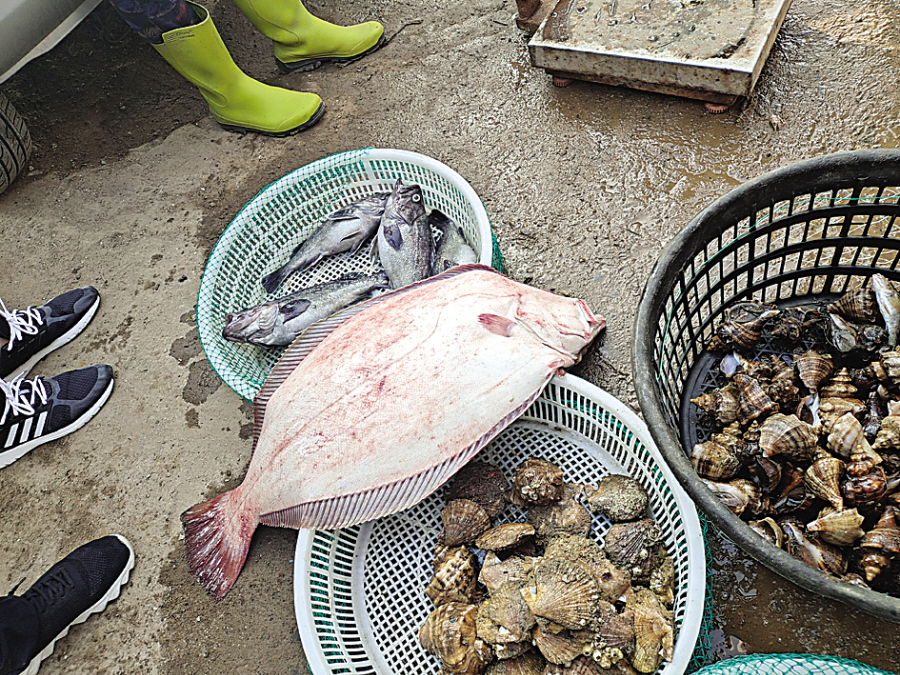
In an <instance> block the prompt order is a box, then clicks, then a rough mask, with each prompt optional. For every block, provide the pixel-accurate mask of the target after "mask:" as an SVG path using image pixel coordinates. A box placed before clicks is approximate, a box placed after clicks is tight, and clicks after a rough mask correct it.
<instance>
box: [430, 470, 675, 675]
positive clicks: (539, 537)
mask: <svg viewBox="0 0 900 675" xmlns="http://www.w3.org/2000/svg"><path fill="white" fill-rule="evenodd" d="M507 485H508V484H507V480H506V478H505V477H504V476H503V473H502V472H501V471H500V470H499V469H498V468H497V467H495V466H493V465H491V464H487V463H484V462H480V461H476V462H471V463H469V464H467V465H466V466H465V467H463V469H462V470H461V471H460V472H459V473H458V474H457V475H456V476H455V477H454V479H453V481H452V483H451V484H450V485H449V488H448V492H447V499H448V502H447V504H446V506H445V507H444V509H443V511H442V513H441V519H442V521H443V525H444V528H443V531H442V532H441V535H440V536H439V538H438V544H437V546H436V550H435V554H436V555H435V559H434V576H433V577H432V579H431V581H430V583H429V584H428V587H427V588H426V589H425V593H426V594H427V595H428V597H429V598H431V600H432V601H433V602H434V605H435V609H434V610H433V611H432V612H431V614H430V615H429V616H428V619H427V620H426V621H425V624H424V625H423V626H422V627H421V629H420V631H419V642H420V643H421V644H422V646H423V647H424V648H425V650H426V651H427V652H429V653H430V654H433V655H434V656H436V657H437V658H438V659H439V660H440V663H441V666H442V669H441V673H465V674H472V675H481V674H482V673H483V674H484V675H599V674H600V673H608V674H612V673H623V674H624V673H628V674H631V675H634V674H635V673H652V672H654V671H656V670H657V669H658V668H659V666H660V664H661V663H662V662H664V661H671V659H672V655H673V648H674V641H675V625H674V622H673V615H672V609H671V608H672V605H673V604H674V578H675V565H674V562H673V560H672V559H671V558H670V557H669V556H668V555H667V554H666V551H665V549H664V547H663V545H662V543H661V542H662V540H663V533H662V531H661V530H660V528H659V526H658V525H657V523H656V521H655V520H653V519H652V518H649V517H647V504H648V500H647V493H646V492H645V491H644V489H643V487H642V486H641V485H640V483H638V482H637V481H636V480H634V479H633V478H631V477H629V476H625V475H618V474H614V475H609V476H606V477H604V478H603V479H602V480H601V481H599V484H598V485H576V484H572V483H566V482H564V480H563V472H562V470H561V469H560V468H559V467H557V466H554V465H553V464H550V463H549V462H546V461H544V460H541V459H536V458H531V459H528V460H526V461H525V462H523V463H522V464H521V465H520V466H519V467H518V468H517V470H516V473H515V476H514V478H513V481H512V488H511V489H509V490H507ZM507 501H508V502H510V503H512V504H515V505H517V506H520V507H524V508H526V509H527V518H526V520H525V522H504V523H503V524H499V525H496V526H492V523H493V522H495V521H497V520H499V519H500V518H501V516H502V514H503V512H504V510H506V503H507ZM582 501H583V502H584V503H585V504H587V506H585V505H584V504H582V503H581V502H582ZM588 509H590V510H591V511H593V512H595V513H601V514H603V515H605V516H606V517H607V518H608V519H609V520H611V521H613V522H614V524H613V525H612V527H611V528H610V529H609V531H608V532H607V534H606V536H605V537H604V539H603V544H602V545H600V544H598V543H597V542H596V541H594V539H591V538H590V537H589V535H590V529H591V513H590V511H589V510H588ZM482 557H483V562H482V563H481V564H480V565H479V562H478V561H479V559H481V558H482ZM479 568H480V569H479Z"/></svg>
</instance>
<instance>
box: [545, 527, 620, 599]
mask: <svg viewBox="0 0 900 675" xmlns="http://www.w3.org/2000/svg"><path fill="white" fill-rule="evenodd" d="M551 558H562V559H564V560H572V561H574V562H576V563H577V564H579V565H581V566H582V567H583V568H584V569H586V570H587V571H588V572H589V573H590V575H591V576H592V577H593V578H594V581H596V582H597V588H598V589H599V591H600V599H601V600H604V601H606V602H609V603H613V602H617V601H618V600H619V599H620V598H621V597H622V595H623V594H625V593H626V592H627V591H628V589H629V588H631V573H630V572H628V571H627V570H623V569H622V568H620V567H616V566H615V565H613V563H612V562H611V561H610V560H609V558H607V557H606V554H605V553H604V552H603V549H601V548H600V546H599V545H598V544H597V542H595V541H594V540H593V539H588V538H587V537H581V536H577V535H567V534H564V535H560V536H558V537H554V538H553V540H552V541H551V542H550V543H549V544H548V545H547V548H546V549H545V550H544V559H545V560H547V559H551Z"/></svg>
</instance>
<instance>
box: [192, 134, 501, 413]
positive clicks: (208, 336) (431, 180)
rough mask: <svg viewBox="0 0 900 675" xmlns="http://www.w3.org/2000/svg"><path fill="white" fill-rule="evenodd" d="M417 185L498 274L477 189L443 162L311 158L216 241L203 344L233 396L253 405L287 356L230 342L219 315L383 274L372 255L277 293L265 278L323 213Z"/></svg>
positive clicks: (399, 156)
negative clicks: (348, 277)
mask: <svg viewBox="0 0 900 675" xmlns="http://www.w3.org/2000/svg"><path fill="white" fill-rule="evenodd" d="M398 178H399V179H401V180H402V181H403V182H404V183H417V184H418V185H420V186H421V187H422V193H423V197H424V201H425V205H426V207H428V208H435V209H440V210H441V211H443V212H444V213H445V214H447V215H448V216H449V217H450V218H452V219H453V220H454V221H455V222H456V223H457V224H458V225H459V226H460V228H462V230H463V232H464V233H465V235H466V239H467V240H468V242H469V244H470V245H471V246H472V248H473V249H475V252H476V253H477V254H478V256H479V262H481V263H482V264H485V265H490V266H492V267H494V268H495V269H497V270H500V271H503V260H502V258H501V256H500V250H499V247H498V246H497V242H496V239H495V238H494V236H493V233H492V232H491V226H490V221H489V219H488V215H487V211H486V210H485V208H484V204H482V202H481V200H480V199H479V198H478V195H477V194H476V193H475V190H473V189H472V186H470V185H469V184H468V183H467V182H466V181H465V180H464V179H463V178H462V176H460V175H459V174H458V173H457V172H456V171H454V170H453V169H451V168H449V167H448V166H446V165H444V164H442V163H441V162H439V161H437V160H435V159H432V158H431V157H426V156H425V155H420V154H418V153H415V152H408V151H405V150H388V149H378V148H369V149H365V150H355V151H352V152H342V153H339V154H336V155H331V156H329V157H325V158H323V159H320V160H317V161H315V162H313V163H312V164H308V165H306V166H304V167H301V168H299V169H297V170H296V171H293V172H292V173H289V174H288V175H286V176H284V177H283V178H280V179H279V180H277V181H275V182H274V183H272V184H271V185H269V186H268V187H266V188H265V189H263V190H262V191H260V193H259V194H258V195H256V196H255V197H254V198H253V199H251V200H250V201H249V202H248V203H247V205H246V206H244V208H243V209H241V211H240V213H238V214H237V216H235V218H234V220H232V221H231V223H230V224H229V225H228V227H227V228H225V231H224V232H223V233H222V236H221V237H220V238H219V241H218V242H216V245H215V247H214V248H213V251H212V253H211V254H210V256H209V260H208V261H207V263H206V269H205V270H204V272H203V278H202V279H201V281H200V291H199V293H198V295H197V328H198V331H199V333H200V343H201V344H202V345H203V350H204V351H205V352H206V356H207V358H208V359H209V362H210V364H211V365H212V367H213V370H215V372H216V374H217V375H218V376H219V377H220V378H222V381H223V382H225V384H227V385H228V386H229V387H231V388H232V389H233V390H234V391H235V392H236V393H237V394H238V395H239V396H242V397H243V398H245V399H248V400H252V399H253V397H254V396H255V395H256V392H258V391H259V389H260V388H261V387H262V385H263V383H264V382H265V380H266V377H267V376H268V374H269V372H270V371H271V370H272V367H273V366H274V365H275V363H276V362H277V361H278V359H279V358H280V357H281V354H282V353H283V352H284V348H271V347H258V346H256V345H250V344H243V343H236V342H229V341H227V340H225V339H224V338H223V337H222V328H223V327H224V326H225V315H226V314H228V313H229V312H234V311H237V310H241V309H244V308H247V307H252V306H253V305H257V304H259V303H261V302H266V301H268V300H271V299H273V298H275V297H281V296H283V295H287V294H288V293H291V292H293V291H296V290H298V289H300V288H304V287H307V286H311V285H313V284H318V283H322V282H323V281H329V280H332V279H337V278H338V277H340V276H342V275H343V274H346V273H347V272H353V271H355V272H363V273H366V274H370V273H373V272H375V271H376V270H379V269H381V264H380V262H379V260H378V255H377V252H376V251H375V250H374V247H369V246H363V247H362V248H361V249H360V250H359V251H358V252H357V253H356V254H351V253H349V252H348V253H343V254H339V255H335V256H329V257H327V258H325V259H323V260H321V261H320V262H319V263H318V264H316V265H313V267H312V268H311V269H309V270H306V271H305V272H302V273H295V274H293V275H291V276H290V277H289V278H288V279H287V281H286V282H285V283H284V284H283V285H282V287H281V288H279V289H278V291H277V292H276V294H272V295H270V294H268V293H266V291H265V290H264V289H263V287H262V284H261V279H262V277H263V276H265V275H266V274H267V273H269V272H271V271H273V270H275V269H276V268H277V267H279V266H280V265H281V264H283V263H284V262H285V261H286V260H287V259H288V257H289V256H290V254H291V252H292V251H293V250H294V248H295V247H296V246H297V245H298V244H299V243H300V242H302V241H303V240H304V239H306V238H307V237H308V236H309V235H310V234H312V233H313V232H314V231H315V230H316V229H317V228H318V227H319V226H320V225H321V224H322V223H323V222H324V220H325V216H326V215H328V214H329V213H331V212H333V211H335V210H337V209H339V208H341V207H343V206H346V205H347V204H350V203H351V202H354V201H356V200H357V199H360V198H361V197H365V196H367V195H369V194H372V193H373V192H389V191H390V190H391V188H393V186H394V183H395V182H396V181H397V179H398Z"/></svg>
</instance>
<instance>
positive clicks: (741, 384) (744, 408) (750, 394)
mask: <svg viewBox="0 0 900 675" xmlns="http://www.w3.org/2000/svg"><path fill="white" fill-rule="evenodd" d="M733 379H734V383H735V384H736V385H737V387H738V392H739V397H738V421H740V423H741V424H742V425H744V424H747V423H748V422H749V421H750V420H755V419H756V418H758V417H764V416H765V415H769V414H771V413H774V412H778V409H779V408H778V404H777V403H775V401H773V400H772V399H770V398H769V397H768V395H767V394H766V392H765V390H764V389H763V388H762V385H760V383H759V382H758V381H757V380H755V379H754V378H752V377H750V376H749V375H744V374H743V373H737V374H735V376H734V378H733Z"/></svg>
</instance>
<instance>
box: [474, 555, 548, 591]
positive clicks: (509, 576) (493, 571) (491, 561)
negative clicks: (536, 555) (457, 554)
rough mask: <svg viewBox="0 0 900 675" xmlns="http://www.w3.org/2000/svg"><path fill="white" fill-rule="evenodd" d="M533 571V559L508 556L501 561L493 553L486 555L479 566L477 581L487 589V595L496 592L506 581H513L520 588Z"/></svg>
mask: <svg viewBox="0 0 900 675" xmlns="http://www.w3.org/2000/svg"><path fill="white" fill-rule="evenodd" d="M533 569H534V559H533V558H520V557H519V556H510V557H509V558H507V559H506V560H503V561H501V560H500V558H498V557H497V555H496V554H495V553H488V554H487V555H486V556H485V558H484V562H483V563H482V565H481V572H480V573H479V575H478V581H479V582H481V583H482V584H483V585H484V586H485V588H487V591H488V593H494V592H496V590H497V589H498V588H500V586H502V585H503V584H505V583H506V582H508V581H514V582H515V583H516V584H517V585H518V586H519V587H520V588H521V587H522V586H524V585H525V582H526V580H527V579H528V576H529V575H530V574H531V572H532V570H533Z"/></svg>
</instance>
